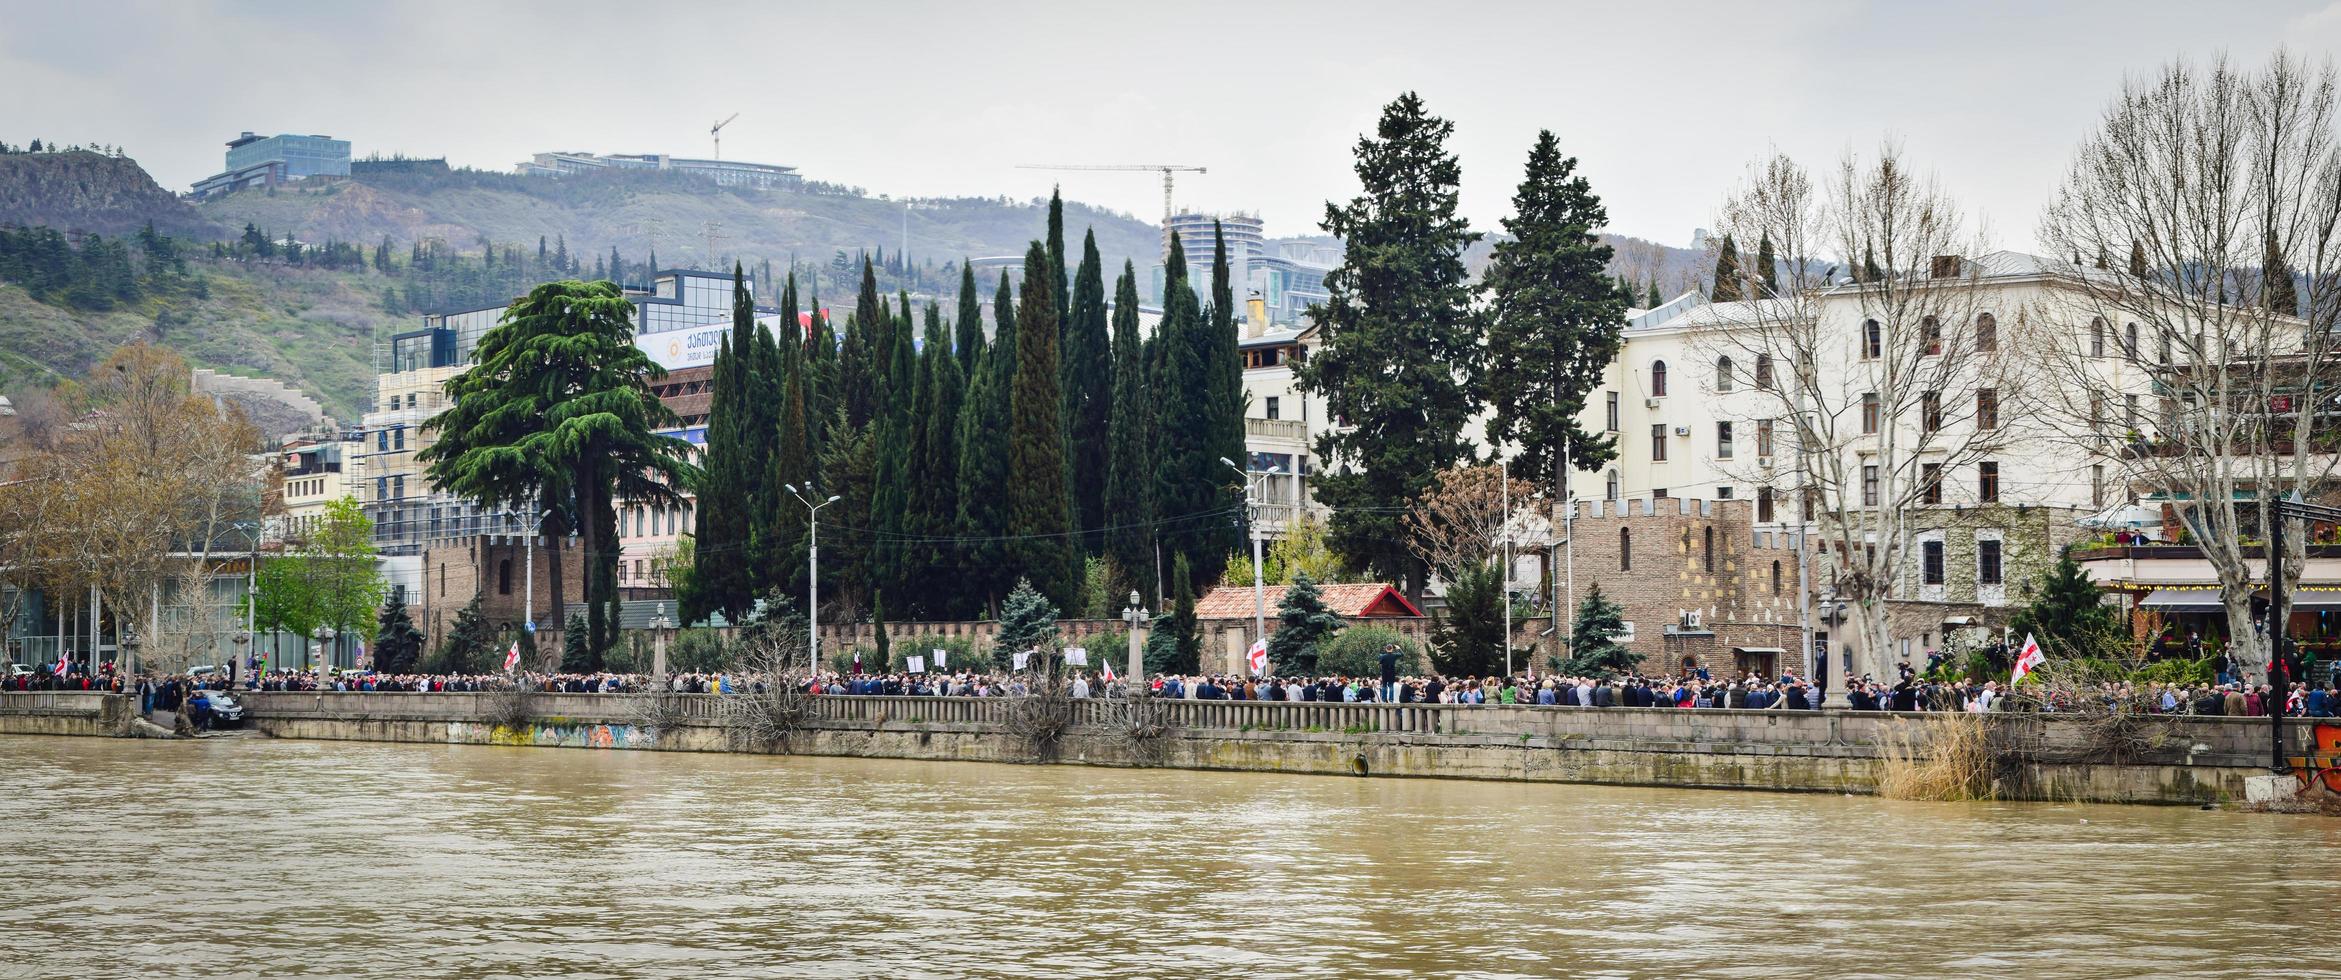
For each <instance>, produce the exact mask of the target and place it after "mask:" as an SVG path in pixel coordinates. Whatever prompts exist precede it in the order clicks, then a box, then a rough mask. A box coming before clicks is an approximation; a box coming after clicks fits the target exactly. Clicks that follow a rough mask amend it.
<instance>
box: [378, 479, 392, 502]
mask: <svg viewBox="0 0 2341 980" xmlns="http://www.w3.org/2000/svg"><path fill="white" fill-rule="evenodd" d="M374 499H376V500H388V499H390V478H389V477H386V476H377V477H375V478H374Z"/></svg>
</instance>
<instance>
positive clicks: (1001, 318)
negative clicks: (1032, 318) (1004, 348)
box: [992, 269, 1016, 363]
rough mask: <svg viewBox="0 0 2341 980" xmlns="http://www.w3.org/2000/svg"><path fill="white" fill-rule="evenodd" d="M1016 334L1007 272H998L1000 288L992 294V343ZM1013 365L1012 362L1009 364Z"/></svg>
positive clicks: (1012, 297) (1014, 308)
mask: <svg viewBox="0 0 2341 980" xmlns="http://www.w3.org/2000/svg"><path fill="white" fill-rule="evenodd" d="M1015 332H1016V299H1015V294H1014V293H1012V292H1010V291H1009V288H1008V270H1006V269H1002V270H1000V288H999V290H998V291H997V292H994V293H993V294H992V343H995V344H997V343H999V342H1000V338H1002V337H1005V336H1008V335H1010V334H1013V333H1015ZM1011 363H1013V362H1011Z"/></svg>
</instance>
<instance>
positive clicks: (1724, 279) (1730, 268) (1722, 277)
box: [1569, 157, 1745, 303]
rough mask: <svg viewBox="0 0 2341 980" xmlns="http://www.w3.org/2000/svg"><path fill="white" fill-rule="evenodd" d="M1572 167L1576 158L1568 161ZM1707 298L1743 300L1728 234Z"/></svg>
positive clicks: (1717, 256) (1735, 252)
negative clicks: (1713, 283)
mask: <svg viewBox="0 0 2341 980" xmlns="http://www.w3.org/2000/svg"><path fill="white" fill-rule="evenodd" d="M1569 162H1570V164H1572V165H1574V164H1575V163H1576V162H1577V161H1576V158H1574V157H1571V158H1570V159H1569ZM1707 298H1708V299H1709V300H1712V301H1714V302H1717V303H1734V302H1738V301H1739V300H1741V299H1744V298H1745V295H1744V294H1743V293H1741V291H1740V267H1739V245H1738V244H1737V243H1735V242H1733V241H1732V240H1731V235H1730V233H1728V232H1726V233H1725V234H1724V236H1723V247H1722V248H1720V249H1718V250H1716V252H1715V288H1713V289H1710V290H1708V291H1707Z"/></svg>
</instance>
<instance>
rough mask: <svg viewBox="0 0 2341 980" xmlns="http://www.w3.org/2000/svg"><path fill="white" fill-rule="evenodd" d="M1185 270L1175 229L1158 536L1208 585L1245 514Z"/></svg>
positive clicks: (1152, 383)
mask: <svg viewBox="0 0 2341 980" xmlns="http://www.w3.org/2000/svg"><path fill="white" fill-rule="evenodd" d="M1186 270H1187V250H1186V243H1185V242H1184V241H1182V240H1180V237H1179V236H1178V235H1177V234H1176V233H1173V234H1172V235H1171V241H1170V255H1169V257H1168V258H1167V259H1166V260H1165V261H1164V263H1163V280H1164V281H1163V292H1162V295H1163V304H1162V322H1161V323H1159V324H1157V325H1156V326H1155V342H1154V363H1153V365H1152V369H1151V372H1150V378H1149V383H1148V387H1149V388H1150V389H1151V391H1150V394H1151V395H1152V397H1153V401H1154V459H1155V482H1154V500H1155V509H1154V513H1155V519H1156V521H1157V524H1156V528H1157V530H1156V535H1155V536H1156V539H1157V540H1158V541H1160V542H1161V545H1162V550H1163V554H1164V555H1165V556H1166V557H1169V556H1185V557H1186V559H1187V565H1188V568H1189V569H1190V570H1191V571H1192V572H1193V574H1194V575H1195V578H1196V581H1198V582H1203V583H1209V582H1214V581H1217V580H1218V579H1219V574H1220V571H1221V570H1222V566H1223V565H1225V564H1226V562H1227V547H1228V546H1227V544H1226V543H1225V541H1224V540H1223V534H1224V531H1225V529H1226V528H1227V527H1229V526H1231V525H1232V524H1233V523H1234V522H1235V521H1237V520H1240V517H1239V513H1240V512H1239V511H1238V510H1237V509H1236V508H1235V507H1234V506H1233V505H1232V504H1231V502H1230V490H1231V487H1233V486H1234V485H1235V484H1236V482H1237V477H1236V475H1235V474H1234V473H1233V472H1230V471H1229V470H1228V468H1227V464H1225V463H1222V462H1220V461H1219V458H1220V456H1221V455H1222V452H1221V447H1220V446H1219V444H1218V442H1217V440H1216V439H1215V438H1214V437H1215V435H1216V427H1215V426H1214V424H1213V412H1212V387H1213V386H1212V382H1211V375H1212V369H1213V367H1214V365H1213V364H1212V363H1211V357H1212V343H1211V332H1210V328H1208V327H1207V326H1205V324H1204V322H1203V310H1202V308H1201V305H1200V303H1199V302H1198V301H1197V300H1196V298H1195V290H1194V288H1193V287H1191V286H1189V285H1188V284H1187V272H1186ZM1231 458H1232V457H1231Z"/></svg>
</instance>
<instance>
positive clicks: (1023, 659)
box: [1010, 650, 1032, 670]
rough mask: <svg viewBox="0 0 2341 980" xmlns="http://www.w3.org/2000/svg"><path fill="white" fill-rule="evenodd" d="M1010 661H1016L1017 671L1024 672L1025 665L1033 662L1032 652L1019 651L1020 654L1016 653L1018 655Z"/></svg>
mask: <svg viewBox="0 0 2341 980" xmlns="http://www.w3.org/2000/svg"><path fill="white" fill-rule="evenodd" d="M1010 659H1011V660H1013V661H1014V663H1015V669H1017V670H1023V669H1024V665H1025V664H1027V663H1030V662H1031V661H1032V651H1030V650H1021V651H1018V652H1017V653H1016V654H1015V655H1014V656H1013V657H1011V658H1010Z"/></svg>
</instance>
